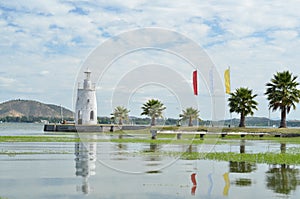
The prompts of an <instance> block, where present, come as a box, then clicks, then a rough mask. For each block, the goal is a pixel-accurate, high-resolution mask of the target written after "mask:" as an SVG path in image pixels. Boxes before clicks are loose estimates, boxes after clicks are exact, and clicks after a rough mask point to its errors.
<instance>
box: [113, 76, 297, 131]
mask: <svg viewBox="0 0 300 199" xmlns="http://www.w3.org/2000/svg"><path fill="white" fill-rule="evenodd" d="M297 78H298V77H297V76H294V75H293V74H292V73H291V72H289V71H283V72H277V73H276V74H274V76H273V77H272V78H271V80H270V82H268V83H266V85H265V86H266V91H265V93H264V94H265V95H266V97H267V100H268V101H269V105H268V106H269V110H272V111H277V110H280V112H281V120H280V125H279V127H280V128H286V127H287V121H286V117H287V114H288V113H289V112H290V111H291V110H292V109H294V110H295V109H296V104H297V103H299V100H300V90H299V89H298V88H297V87H298V86H299V82H297V81H296V80H297ZM229 95H230V97H229V98H228V106H229V111H230V112H231V113H233V112H235V113H238V114H240V122H239V125H238V126H239V127H245V126H246V125H245V120H246V116H248V115H253V114H254V110H258V108H257V106H258V102H257V101H255V98H256V97H257V94H254V93H253V90H252V89H249V88H244V87H240V88H237V89H236V90H235V91H234V92H231V93H230V94H229ZM141 109H142V113H141V115H146V116H149V117H150V120H151V126H154V125H156V119H157V118H162V114H163V111H164V110H165V109H166V107H165V106H164V104H163V103H162V102H161V101H159V100H157V99H150V100H148V101H147V102H146V103H145V104H143V106H142V107H141ZM129 112H130V110H128V109H127V108H125V107H123V106H118V107H116V108H115V109H114V111H113V113H112V114H111V115H112V118H113V121H114V122H116V121H118V124H119V125H122V124H123V121H124V120H127V119H128V113H129ZM199 113H200V111H199V110H197V109H195V108H193V107H188V108H186V109H185V110H182V113H181V114H180V115H179V118H180V119H179V120H178V121H177V125H180V123H181V121H188V126H192V125H193V120H198V121H201V120H200V118H199Z"/></svg>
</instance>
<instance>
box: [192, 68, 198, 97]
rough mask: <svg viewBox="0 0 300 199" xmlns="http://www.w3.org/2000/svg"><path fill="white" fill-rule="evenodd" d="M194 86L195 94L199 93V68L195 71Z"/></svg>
mask: <svg viewBox="0 0 300 199" xmlns="http://www.w3.org/2000/svg"><path fill="white" fill-rule="evenodd" d="M193 88H194V95H198V77H197V70H195V71H193Z"/></svg>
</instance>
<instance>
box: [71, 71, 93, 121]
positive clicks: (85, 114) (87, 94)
mask: <svg viewBox="0 0 300 199" xmlns="http://www.w3.org/2000/svg"><path fill="white" fill-rule="evenodd" d="M84 73H85V79H84V81H83V87H80V86H78V89H77V100H76V108H75V122H76V124H78V125H80V124H82V125H93V124H97V100H96V89H95V85H94V84H92V82H91V71H90V70H89V69H87V70H86V71H85V72H84Z"/></svg>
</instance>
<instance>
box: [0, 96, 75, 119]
mask: <svg viewBox="0 0 300 199" xmlns="http://www.w3.org/2000/svg"><path fill="white" fill-rule="evenodd" d="M61 110H62V113H63V117H64V118H73V117H74V113H73V112H72V111H70V110H69V109H66V108H63V107H62V108H61V107H60V106H57V105H53V104H44V103H41V102H37V101H33V100H20V99H19V100H10V101H7V102H4V103H1V104H0V118H4V117H20V118H21V117H27V118H29V117H41V118H61Z"/></svg>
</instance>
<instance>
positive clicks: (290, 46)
mask: <svg viewBox="0 0 300 199" xmlns="http://www.w3.org/2000/svg"><path fill="white" fill-rule="evenodd" d="M299 6H300V2H299V1H290V2H289V3H286V2H284V1H281V0H274V1H272V2H270V1H267V0H253V1H235V0H229V1H217V0H213V1H193V0H187V1H180V0H174V1H163V0H162V1H146V0H144V1H140V0H130V1H121V0H114V1H109V2H107V1H93V2H90V1H58V0H48V1H47V0H44V1H34V0H30V1H26V3H25V2H24V1H20V0H19V1H5V2H2V3H1V6H0V52H1V53H0V58H1V63H0V74H5V75H4V76H2V77H1V78H0V82H1V86H2V87H4V86H5V87H6V88H7V89H8V88H11V87H10V86H11V85H12V84H19V86H20V88H21V89H20V90H22V89H23V90H25V87H28V88H31V89H28V90H27V91H26V93H30V92H32V93H36V94H34V95H33V94H32V96H33V97H36V98H37V99H43V101H45V100H47V99H46V97H45V96H42V95H44V94H45V93H47V94H48V98H52V99H51V100H50V101H51V102H52V103H57V104H66V106H68V107H71V105H70V101H71V99H67V98H68V97H67V96H68V95H69V94H70V93H71V95H72V88H73V86H74V85H75V84H76V83H75V82H74V81H75V79H76V74H77V71H78V69H79V67H80V64H82V63H83V62H84V59H85V58H86V57H87V56H88V55H89V54H90V52H91V50H93V49H94V48H95V47H96V46H98V45H99V44H100V43H101V42H103V41H105V40H106V39H108V38H110V37H111V36H113V35H115V34H120V33H121V32H124V31H128V30H130V29H134V28H140V27H149V26H151V27H162V28H167V29H171V30H176V31H178V32H180V33H183V34H185V35H186V36H188V37H189V38H191V39H193V40H194V41H196V42H197V43H198V44H200V45H201V46H203V47H204V48H205V50H206V51H207V52H208V54H209V55H210V57H211V58H212V60H213V62H214V63H215V64H216V66H217V70H218V71H219V73H220V76H221V77H222V76H223V71H224V70H225V68H227V67H228V66H231V71H232V87H233V88H237V87H239V86H248V87H250V88H253V89H254V92H255V91H257V92H259V93H262V92H263V90H264V84H265V83H266V82H267V81H269V80H270V78H271V77H272V75H273V74H274V72H276V71H281V70H284V69H289V70H291V71H292V72H293V73H294V74H296V75H299V74H300V68H299V67H298V66H297V65H298V62H299V61H298V59H299V56H298V52H299V51H300V37H299V30H300V14H299V12H298V10H297V9H295V8H297V7H299ZM149 58H151V56H150V57H149ZM174 60H175V59H174ZM120 61H122V60H120ZM160 61H161V62H162V64H165V65H172V63H171V61H170V60H169V59H168V57H165V58H161V59H160ZM121 63H122V67H121V66H120V72H121V71H123V70H126V62H121ZM131 63H132V64H136V63H139V60H136V63H134V62H131ZM121 68H122V69H121ZM117 69H118V68H117ZM178 70H179V69H178ZM182 72H183V73H184V70H182ZM186 72H187V73H188V71H186ZM37 74H39V75H42V77H39V76H38V75H37ZM185 75H189V74H185ZM100 87H101V88H103V89H104V90H109V88H110V87H109V86H106V87H103V85H100ZM66 90H68V91H67V92H66ZM7 91H9V90H7ZM36 91H38V92H36ZM40 92H42V93H43V94H42V95H39V94H38V93H40ZM7 93H8V94H3V92H2V93H1V95H0V100H1V101H5V100H7V99H10V98H11V97H10V96H9V92H7ZM11 95H14V96H16V95H17V93H14V94H11ZM20 95H21V91H20ZM51 96H52V97H51ZM58 96H64V97H58ZM16 98H18V97H17V96H16ZM63 98H64V99H63ZM57 100H59V102H58V101H57ZM259 100H260V102H261V103H260V104H262V109H265V105H263V104H265V101H264V99H263V98H261V99H259ZM204 108H205V107H204ZM201 112H202V113H203V112H205V111H201ZM257 114H259V115H265V114H266V111H265V110H261V111H258V113H257ZM101 115H103V114H101ZM299 117H300V115H299Z"/></svg>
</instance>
